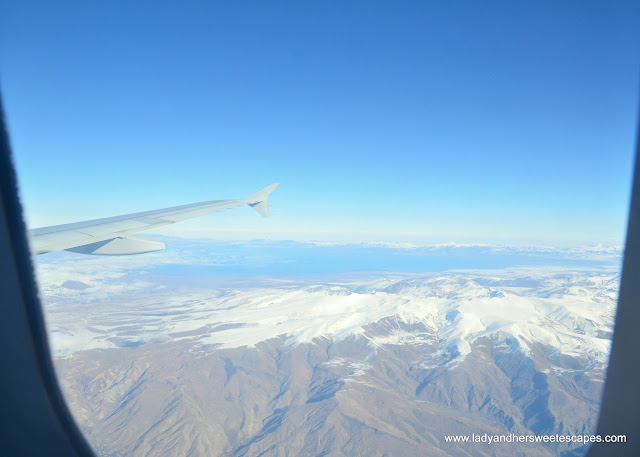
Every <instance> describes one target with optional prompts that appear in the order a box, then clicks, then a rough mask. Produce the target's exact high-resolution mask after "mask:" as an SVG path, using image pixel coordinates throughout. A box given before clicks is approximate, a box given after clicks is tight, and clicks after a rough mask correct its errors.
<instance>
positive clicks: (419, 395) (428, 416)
mask: <svg viewBox="0 0 640 457" xmlns="http://www.w3.org/2000/svg"><path fill="white" fill-rule="evenodd" d="M61 279H63V278H60V276H56V282H49V283H44V284H43V295H44V297H45V301H46V303H47V310H48V322H49V326H50V329H51V331H52V339H51V342H52V346H53V350H54V352H55V353H56V354H57V355H58V358H57V359H56V363H57V365H58V368H59V373H60V376H61V378H62V381H63V385H64V387H65V390H66V392H67V395H68V397H69V399H70V401H71V404H72V408H73V409H74V410H75V414H76V417H77V418H78V420H79V422H80V424H81V426H82V427H83V430H85V432H86V433H87V434H88V435H89V437H90V439H91V441H92V442H93V443H94V444H95V446H96V448H97V449H98V450H99V451H100V453H101V454H102V455H236V456H241V455H265V456H266V455H274V456H275V455H336V456H337V455H380V456H382V455H402V456H405V455H425V453H429V455H456V456H457V455H509V456H513V455H527V456H530V455H540V456H543V455H544V456H547V455H549V456H550V455H558V454H559V453H565V455H582V454H583V453H584V451H585V449H581V448H579V447H577V446H575V445H574V446H568V445H566V444H562V445H558V444H545V445H542V444H535V445H534V444H518V445H513V444H511V445H507V444H500V445H493V446H492V447H487V446H488V445H486V444H483V445H479V444H455V445H454V444H450V443H446V442H445V440H444V436H445V434H453V433H463V434H464V433H468V434H471V433H475V434H482V433H485V432H486V433H510V432H513V433H522V434H531V433H534V434H552V433H563V434H567V433H581V434H584V433H590V432H592V431H593V430H594V427H595V424H596V421H597V411H598V408H599V399H600V393H601V389H602V384H603V380H604V370H605V366H606V361H607V357H608V349H609V344H610V338H611V332H612V325H613V317H614V312H615V304H616V297H617V289H618V281H619V275H618V273H617V272H616V271H615V270H585V269H575V268H574V269H566V268H564V269H563V268H559V267H554V268H548V267H547V268H519V269H511V270H505V269H502V270H464V271H462V270H461V271H448V272H439V273H430V274H385V275H367V276H354V275H351V276H345V275H342V276H336V275H334V276H333V277H332V278H331V280H330V281H329V280H328V279H327V277H318V278H309V277H305V278H304V279H282V278H280V279H266V278H262V279H260V280H257V279H256V278H252V279H251V280H250V281H244V280H237V281H235V283H233V284H231V283H228V284H227V285H226V286H219V285H216V286H215V287H214V286H212V287H209V288H207V287H201V286H200V287H198V288H194V287H191V286H189V287H176V286H173V285H172V286H167V285H166V284H167V283H164V284H163V281H162V280H161V278H158V277H155V276H153V275H149V277H148V278H147V279H146V280H141V279H140V278H139V277H137V279H136V281H138V286H137V287H134V288H132V284H131V283H129V284H127V279H131V278H129V277H128V275H124V276H121V277H119V279H118V278H116V279H117V280H115V279H114V280H113V281H112V282H110V285H111V286H112V287H115V285H116V284H118V283H119V282H122V286H123V289H122V290H121V291H120V292H119V293H115V289H113V290H112V293H111V295H110V296H109V298H100V299H94V300H90V299H89V297H90V296H91V295H90V294H91V289H92V287H93V286H92V287H84V286H83V285H82V284H85V283H84V282H82V281H80V280H77V279H76V280H75V282H73V283H71V284H69V283H68V282H65V281H62V282H60V280H61ZM110 281H111V280H110ZM43 282H44V281H43ZM89 282H90V281H89ZM482 446H485V447H482Z"/></svg>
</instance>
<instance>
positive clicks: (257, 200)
mask: <svg viewBox="0 0 640 457" xmlns="http://www.w3.org/2000/svg"><path fill="white" fill-rule="evenodd" d="M279 185H280V183H277V182H276V183H273V184H271V185H270V186H267V187H265V188H264V189H262V190H259V191H258V192H256V193H255V194H253V195H251V196H249V197H247V198H246V200H247V205H249V206H250V207H252V208H253V209H255V210H256V211H257V212H259V213H260V215H261V216H263V217H269V195H271V192H273V191H274V190H276V188H277V187H278V186H279Z"/></svg>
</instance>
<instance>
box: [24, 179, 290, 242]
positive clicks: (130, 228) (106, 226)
mask: <svg viewBox="0 0 640 457" xmlns="http://www.w3.org/2000/svg"><path fill="white" fill-rule="evenodd" d="M278 185H279V184H278V183H274V184H271V185H270V186H268V187H265V188H264V189H262V190H260V191H258V192H256V193H255V194H253V195H251V196H249V197H247V198H243V199H239V200H212V201H208V202H202V203H193V204H190V205H182V206H174V207H171V208H165V209H157V210H153V211H144V212H141V213H134V214H125V215H123V216H114V217H106V218H104V219H95V220H92V221H84V222H75V223H71V224H63V225H54V226H51V227H42V228H37V229H33V230H30V231H29V238H30V242H31V249H32V250H33V252H34V253H35V254H44V253H47V252H52V251H62V250H67V251H72V252H78V253H81V254H94V255H128V254H143V253H145V252H152V251H159V250H162V249H164V243H162V242H160V241H157V240H152V239H149V238H145V237H142V236H138V235H137V233H138V232H142V231H144V230H149V229H152V228H156V227H161V226H163V225H168V224H175V223H176V222H180V221H184V220H185V219H191V218H192V217H198V216H204V215H205V214H209V213H216V212H218V211H224V210H227V209H231V208H237V207H240V206H244V205H249V206H251V207H252V208H253V209H255V210H256V211H258V213H260V214H261V215H262V216H264V217H268V216H269V195H270V194H271V192H273V191H274V190H275V189H276V187H278Z"/></svg>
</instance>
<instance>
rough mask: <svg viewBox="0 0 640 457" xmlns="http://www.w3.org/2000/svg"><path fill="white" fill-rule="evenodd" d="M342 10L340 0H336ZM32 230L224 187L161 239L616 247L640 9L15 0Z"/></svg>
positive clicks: (13, 121)
mask: <svg viewBox="0 0 640 457" xmlns="http://www.w3.org/2000/svg"><path fill="white" fill-rule="evenodd" d="M345 3H347V4H345ZM0 18H1V19H0V84H1V87H2V91H3V96H4V103H5V107H6V110H7V114H8V117H9V126H10V129H11V132H10V133H11V137H12V144H13V148H14V152H15V156H16V163H17V167H18V171H19V177H20V180H21V185H22V195H23V200H24V203H25V206H26V210H27V217H28V221H29V223H30V225H31V226H34V227H36V226H43V225H52V224H57V223H64V222H72V221H76V220H83V219H90V218H96V217H103V216H110V215H115V214H122V213H127V212H134V211H142V210H147V209H155V208H161V207H165V206H171V205H177V204H183V203H191V202H196V201H203V200H209V199H217V198H236V197H244V196H246V195H249V194H251V193H253V192H254V191H256V190H258V189H259V188H262V187H264V186H266V185H268V184H270V183H272V182H276V181H278V182H280V183H281V187H280V188H279V189H278V190H277V191H276V193H274V195H273V198H272V217H271V218H270V219H268V220H264V219H262V218H260V217H259V216H257V215H256V214H255V213H254V212H253V211H251V210H250V209H248V208H247V209H242V210H234V211H231V212H228V213H224V214H219V215H213V216H209V217H206V218H204V219H200V220H195V221H193V222H187V223H184V224H182V225H180V226H176V227H173V228H171V229H167V230H166V231H164V232H163V233H165V234H169V235H181V236H211V237H215V238H220V239H236V238H242V239H247V238H248V239H250V238H272V239H295V240H325V241H400V242H416V243H421V242H449V241H454V242H490V243H495V242H497V243H513V244H518V243H533V244H557V245H584V244H596V243H603V244H621V243H622V240H623V236H624V231H625V226H626V212H627V205H628V198H629V192H630V178H631V164H632V159H633V157H632V156H633V148H634V142H635V135H636V132H635V126H636V122H637V113H638V99H639V94H638V82H639V81H640V4H638V3H637V2H632V1H629V2H612V3H609V2H590V1H588V2H578V1H566V2H527V3H525V2H390V1H389V2H184V3H183V2H146V3H145V2H65V3H56V4H54V3H53V2H29V1H25V2H5V3H4V4H3V5H2V6H0Z"/></svg>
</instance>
